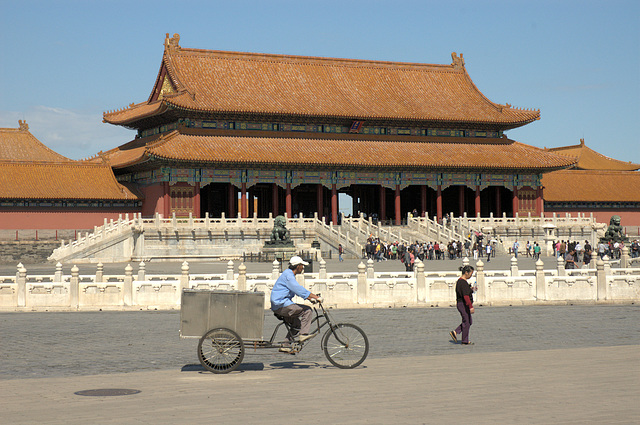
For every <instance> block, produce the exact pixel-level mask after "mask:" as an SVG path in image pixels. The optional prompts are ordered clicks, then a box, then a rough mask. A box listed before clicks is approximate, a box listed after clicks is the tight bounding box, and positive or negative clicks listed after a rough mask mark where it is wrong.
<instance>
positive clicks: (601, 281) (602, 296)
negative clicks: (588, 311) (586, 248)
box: [595, 255, 608, 301]
mask: <svg viewBox="0 0 640 425" xmlns="http://www.w3.org/2000/svg"><path fill="white" fill-rule="evenodd" d="M604 258H607V256H606V255H605V257H604ZM607 262H608V261H607ZM595 263H596V291H597V294H596V295H597V298H596V300H597V301H603V300H606V299H607V274H606V272H605V261H603V260H602V259H600V258H598V259H597V260H596V262H595Z"/></svg>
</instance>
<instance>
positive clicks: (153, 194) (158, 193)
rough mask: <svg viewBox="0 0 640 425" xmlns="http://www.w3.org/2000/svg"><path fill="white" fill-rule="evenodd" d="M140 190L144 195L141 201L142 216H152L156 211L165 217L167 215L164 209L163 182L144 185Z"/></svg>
mask: <svg viewBox="0 0 640 425" xmlns="http://www.w3.org/2000/svg"><path fill="white" fill-rule="evenodd" d="M140 191H141V192H142V194H143V195H144V201H142V216H143V217H153V216H154V215H155V214H156V211H157V212H158V213H160V214H162V215H164V216H165V217H167V216H168V214H167V213H166V212H165V210H164V183H160V184H154V185H151V186H144V187H141V188H140Z"/></svg>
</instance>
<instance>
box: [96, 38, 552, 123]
mask: <svg viewBox="0 0 640 425" xmlns="http://www.w3.org/2000/svg"><path fill="white" fill-rule="evenodd" d="M179 38H180V37H179V36H178V35H177V34H175V35H174V37H173V38H169V35H168V34H167V38H166V40H165V51H164V55H163V59H162V66H161V68H160V72H159V74H158V77H157V80H156V84H155V85H154V89H153V91H152V93H151V95H150V96H149V99H148V100H147V101H146V102H142V103H139V104H131V105H129V107H127V108H125V109H122V110H118V111H112V112H107V113H104V116H103V117H104V121H105V122H108V123H111V124H117V125H123V126H128V127H132V128H140V127H141V126H142V125H143V124H142V122H143V121H144V120H145V119H148V118H150V117H154V116H160V115H162V114H164V113H166V112H167V111H169V110H171V109H180V110H184V111H190V112H201V113H232V114H253V115H268V116H274V115H275V116H295V117H315V118H319V117H323V118H345V119H354V120H376V121H390V120H392V121H407V120H410V121H420V122H431V123H449V124H454V123H457V124H466V125H490V126H491V127H492V128H495V129H499V130H506V129H510V128H515V127H519V126H522V125H524V124H527V123H530V122H532V121H534V120H537V119H539V118H540V111H539V110H525V109H518V108H513V107H511V106H510V105H508V104H506V105H501V104H497V103H494V102H492V101H490V100H489V99H487V98H486V97H485V96H484V95H483V94H482V93H481V92H480V91H479V90H478V88H477V87H476V86H475V85H474V83H473V82H472V81H471V78H470V77H469V75H468V73H467V71H466V69H465V67H464V60H463V58H462V55H460V56H457V54H455V53H452V59H453V62H452V64H450V65H430V64H421V63H405V62H384V61H370V60H354V59H334V58H320V57H308V56H287V55H274V54H260V53H239V52H223V51H217V50H201V49H189V48H182V47H180V46H179V44H178V41H179Z"/></svg>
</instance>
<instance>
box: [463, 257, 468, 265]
mask: <svg viewBox="0 0 640 425" xmlns="http://www.w3.org/2000/svg"><path fill="white" fill-rule="evenodd" d="M468 265H469V257H464V258H463V259H462V267H464V266H468Z"/></svg>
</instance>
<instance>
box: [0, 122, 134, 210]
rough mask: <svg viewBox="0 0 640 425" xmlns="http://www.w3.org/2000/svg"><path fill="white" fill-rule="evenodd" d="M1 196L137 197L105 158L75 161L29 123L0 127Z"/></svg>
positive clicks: (69, 198)
mask: <svg viewBox="0 0 640 425" xmlns="http://www.w3.org/2000/svg"><path fill="white" fill-rule="evenodd" d="M0 199H39V200H46V199H51V200H109V201H134V200H139V199H140V196H139V195H138V194H136V193H135V192H133V191H131V190H130V189H129V188H127V187H125V186H123V185H122V184H120V183H118V182H117V181H116V179H115V176H114V174H113V170H112V169H111V167H110V166H109V165H108V164H107V163H105V162H104V161H102V160H100V161H73V160H70V159H69V158H66V157H64V156H62V155H60V154H58V153H56V152H54V151H52V150H51V149H49V148H48V147H46V146H45V145H44V144H42V143H41V142H40V141H39V140H38V139H36V137H35V136H33V134H31V132H29V126H28V125H27V124H26V123H24V122H22V121H20V128H17V129H14V128H0Z"/></svg>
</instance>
